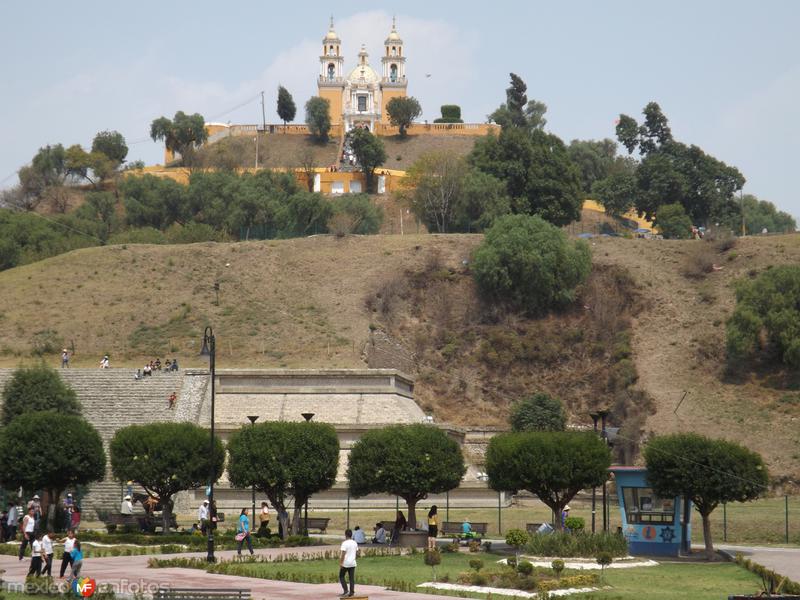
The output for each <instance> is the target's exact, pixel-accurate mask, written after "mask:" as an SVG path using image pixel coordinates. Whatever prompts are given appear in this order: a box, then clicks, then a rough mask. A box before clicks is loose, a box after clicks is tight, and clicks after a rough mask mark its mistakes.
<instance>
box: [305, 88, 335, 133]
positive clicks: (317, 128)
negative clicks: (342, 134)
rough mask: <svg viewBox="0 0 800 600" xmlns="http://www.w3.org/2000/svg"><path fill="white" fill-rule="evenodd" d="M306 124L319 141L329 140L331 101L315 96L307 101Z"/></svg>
mask: <svg viewBox="0 0 800 600" xmlns="http://www.w3.org/2000/svg"><path fill="white" fill-rule="evenodd" d="M306 125H308V130H309V131H310V132H311V135H312V136H313V137H314V139H316V140H317V141H318V142H327V141H328V134H329V133H330V131H331V103H330V101H329V100H328V99H327V98H321V97H319V96H314V97H312V98H310V99H309V101H308V102H306Z"/></svg>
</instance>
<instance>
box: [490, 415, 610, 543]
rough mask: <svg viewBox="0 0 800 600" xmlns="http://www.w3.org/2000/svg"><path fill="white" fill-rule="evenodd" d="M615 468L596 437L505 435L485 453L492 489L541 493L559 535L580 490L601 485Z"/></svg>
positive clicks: (540, 433) (576, 434)
mask: <svg viewBox="0 0 800 600" xmlns="http://www.w3.org/2000/svg"><path fill="white" fill-rule="evenodd" d="M610 466H611V452H610V451H609V449H608V447H607V446H606V444H605V442H604V441H603V440H602V439H600V437H599V436H598V435H597V434H595V433H592V432H578V431H532V432H525V433H504V434H500V435H497V436H495V437H493V438H492V440H491V441H490V442H489V449H488V450H487V452H486V472H487V473H488V475H489V486H490V487H491V488H492V489H495V490H498V491H511V492H516V491H519V490H528V491H529V492H531V493H533V494H536V495H537V496H538V497H539V499H540V500H541V501H542V502H544V503H545V504H546V505H547V506H549V507H550V509H551V510H552V511H553V513H554V514H555V515H556V516H557V518H556V519H555V526H556V529H559V530H560V529H562V525H561V518H560V515H561V512H562V511H563V510H564V507H565V506H566V505H567V504H568V503H569V502H570V500H572V499H573V498H574V497H575V495H576V494H577V493H578V492H579V491H581V490H583V489H586V488H590V487H593V486H598V485H602V484H603V482H604V481H605V480H606V477H607V476H608V467H610Z"/></svg>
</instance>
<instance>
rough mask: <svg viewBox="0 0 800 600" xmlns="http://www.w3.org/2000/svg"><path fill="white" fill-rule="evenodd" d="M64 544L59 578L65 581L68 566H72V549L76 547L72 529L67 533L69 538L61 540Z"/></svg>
mask: <svg viewBox="0 0 800 600" xmlns="http://www.w3.org/2000/svg"><path fill="white" fill-rule="evenodd" d="M61 541H62V542H63V544H64V554H62V555H61V572H60V573H59V577H61V579H64V573H66V572H67V565H71V564H72V549H73V548H74V547H75V542H76V541H77V540H76V539H75V532H74V531H72V529H70V530H68V531H67V537H65V538H64V539H63V540H61Z"/></svg>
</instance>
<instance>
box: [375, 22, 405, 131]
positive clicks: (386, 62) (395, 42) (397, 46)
mask: <svg viewBox="0 0 800 600" xmlns="http://www.w3.org/2000/svg"><path fill="white" fill-rule="evenodd" d="M383 45H384V52H383V56H382V57H381V65H382V66H383V76H382V77H381V121H383V123H388V122H389V115H388V113H387V112H386V104H388V102H389V100H391V99H392V98H397V97H405V95H406V88H407V87H408V82H407V81H406V56H405V52H404V50H403V40H402V39H401V38H400V34H399V33H397V20H396V19H395V18H394V17H392V30H391V31H390V32H389V36H388V37H387V38H386V41H384V42H383Z"/></svg>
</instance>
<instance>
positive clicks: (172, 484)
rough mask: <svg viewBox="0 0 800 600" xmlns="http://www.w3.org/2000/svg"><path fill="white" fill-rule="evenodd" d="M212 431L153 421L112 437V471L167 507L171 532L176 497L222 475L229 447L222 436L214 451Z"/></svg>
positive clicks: (165, 512)
mask: <svg viewBox="0 0 800 600" xmlns="http://www.w3.org/2000/svg"><path fill="white" fill-rule="evenodd" d="M208 435H209V434H208V431H207V430H206V429H204V428H203V427H200V426H199V425H195V424H194V423H149V424H147V425H129V426H128V427H123V428H122V429H119V430H117V432H116V433H115V434H114V438H113V439H112V440H111V445H110V453H111V470H112V471H113V473H114V477H116V478H117V479H119V480H122V481H133V482H134V483H137V484H139V485H141V486H142V487H143V488H144V489H145V491H146V492H147V493H148V494H150V495H151V496H155V497H157V498H158V499H159V500H160V501H161V505H162V506H163V510H162V516H163V517H164V532H167V531H169V523H170V520H171V519H170V516H171V515H172V506H173V500H172V498H173V496H174V495H175V494H177V493H178V492H181V491H184V490H191V489H195V488H198V487H201V486H206V485H208V484H209V483H210V482H209V476H210V474H211V472H212V468H211V467H212V464H213V473H214V476H213V477H214V481H216V480H217V479H219V477H220V475H222V469H223V465H224V464H225V450H224V448H223V446H222V442H221V441H220V440H219V438H215V439H214V449H213V452H210V448H209V437H208Z"/></svg>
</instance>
